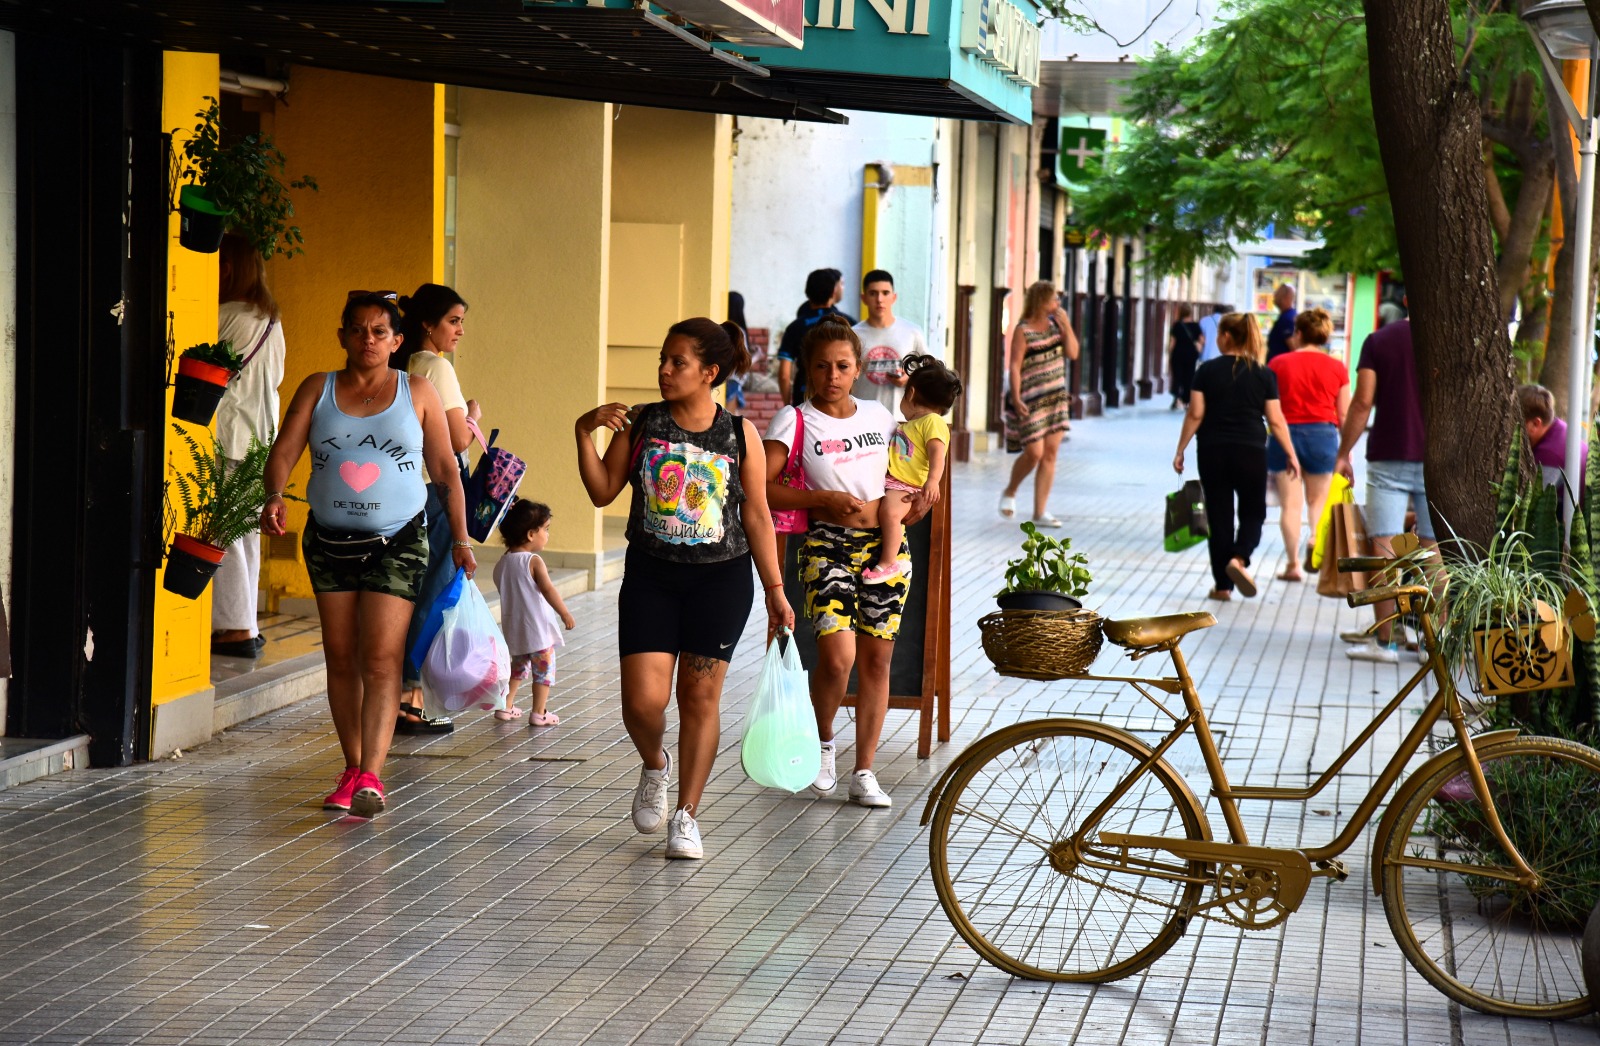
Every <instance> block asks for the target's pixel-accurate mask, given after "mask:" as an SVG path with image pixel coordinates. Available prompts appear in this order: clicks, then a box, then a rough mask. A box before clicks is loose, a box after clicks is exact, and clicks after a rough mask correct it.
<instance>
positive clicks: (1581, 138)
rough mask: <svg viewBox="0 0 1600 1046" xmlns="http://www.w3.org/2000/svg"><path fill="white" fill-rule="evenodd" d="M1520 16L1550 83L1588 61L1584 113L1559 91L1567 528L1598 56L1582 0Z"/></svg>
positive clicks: (1585, 370)
mask: <svg viewBox="0 0 1600 1046" xmlns="http://www.w3.org/2000/svg"><path fill="white" fill-rule="evenodd" d="M1522 19H1523V21H1525V22H1526V23H1527V24H1528V29H1529V30H1530V31H1531V32H1532V34H1533V44H1534V50H1536V51H1538V52H1539V60H1540V61H1541V62H1543V63H1544V67H1545V70H1546V71H1547V72H1548V73H1549V74H1550V82H1551V83H1552V84H1555V85H1557V86H1558V87H1559V86H1560V85H1561V84H1562V78H1561V69H1560V67H1559V66H1558V65H1556V62H1557V61H1558V60H1562V61H1564V60H1571V59H1587V60H1588V62H1589V78H1588V84H1587V87H1586V104H1585V105H1584V108H1583V112H1582V113H1579V112H1578V107H1577V106H1576V105H1575V104H1573V100H1572V99H1571V98H1570V97H1568V95H1567V92H1566V91H1565V90H1562V91H1560V92H1559V95H1560V98H1561V107H1562V108H1563V109H1564V110H1565V111H1566V114H1567V120H1568V121H1570V122H1571V124H1572V130H1573V133H1574V134H1576V135H1577V137H1578V198H1577V199H1576V200H1575V201H1573V202H1574V204H1575V205H1576V206H1574V208H1573V212H1574V217H1573V222H1572V226H1573V228H1572V242H1571V244H1570V245H1569V246H1568V248H1567V249H1568V250H1571V251H1573V252H1574V253H1573V255H1572V287H1571V288H1570V293H1571V295H1572V344H1571V346H1570V348H1569V350H1568V356H1567V374H1568V382H1567V453H1566V471H1567V485H1568V488H1569V491H1570V493H1569V497H1570V498H1572V500H1573V511H1572V512H1568V513H1566V525H1567V527H1568V528H1569V529H1570V528H1571V526H1572V519H1573V515H1574V513H1575V512H1576V499H1577V492H1578V491H1579V490H1581V489H1582V486H1583V473H1582V469H1583V447H1584V442H1585V437H1586V432H1587V430H1588V428H1589V376H1590V365H1589V356H1590V352H1591V350H1592V344H1591V343H1592V342H1593V340H1594V321H1593V318H1592V317H1591V316H1590V315H1589V240H1590V237H1591V235H1592V234H1593V227H1594V175H1595V146H1596V141H1597V139H1600V119H1597V118H1596V114H1595V100H1596V85H1597V79H1600V54H1597V42H1596V38H1595V31H1594V24H1593V23H1592V22H1591V21H1590V20H1589V12H1588V10H1587V9H1585V7H1584V4H1583V0H1540V2H1539V3H1536V4H1533V5H1532V6H1530V7H1528V8H1527V9H1526V10H1524V11H1523V12H1522Z"/></svg>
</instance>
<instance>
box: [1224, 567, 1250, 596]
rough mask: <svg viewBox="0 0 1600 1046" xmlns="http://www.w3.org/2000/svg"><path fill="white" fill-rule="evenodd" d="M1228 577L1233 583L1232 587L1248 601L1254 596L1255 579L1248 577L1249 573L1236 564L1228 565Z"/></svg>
mask: <svg viewBox="0 0 1600 1046" xmlns="http://www.w3.org/2000/svg"><path fill="white" fill-rule="evenodd" d="M1228 577H1229V578H1230V579H1232V581H1233V587H1234V588H1236V589H1238V590H1239V594H1240V595H1241V596H1244V597H1245V598H1246V599H1249V598H1250V597H1251V596H1254V595H1255V594H1256V579H1255V578H1253V577H1251V576H1250V571H1248V570H1246V569H1245V568H1244V567H1242V566H1240V565H1239V564H1238V563H1236V562H1231V561H1230V562H1229V563H1228Z"/></svg>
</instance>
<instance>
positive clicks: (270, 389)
mask: <svg viewBox="0 0 1600 1046" xmlns="http://www.w3.org/2000/svg"><path fill="white" fill-rule="evenodd" d="M218 258H219V261H220V267H219V271H218V280H217V291H218V295H217V297H218V299H219V301H220V304H219V305H218V306H217V340H218V341H219V342H222V341H226V342H231V343H232V344H233V351H235V352H237V353H239V354H240V355H241V356H243V357H245V365H244V369H243V370H241V371H239V373H238V374H236V375H234V378H233V381H231V382H229V383H228V391H227V392H225V393H223V396H222V402H221V403H219V404H218V405H217V446H218V447H219V448H220V451H221V454H222V457H223V459H224V461H225V462H226V464H227V466H228V467H230V468H231V467H234V466H236V465H237V464H238V463H239V462H240V461H241V460H242V459H243V458H244V456H245V452H246V451H248V450H249V449H250V440H251V439H257V440H260V441H261V442H262V443H264V444H268V445H270V444H271V443H272V437H273V433H274V432H276V431H277V428H278V386H279V385H281V384H283V357H284V352H285V348H284V343H283V324H282V323H280V322H279V316H278V305H277V303H276V302H274V301H273V300H272V292H271V291H269V290H267V268H266V265H265V264H264V263H263V262H262V260H261V253H260V252H259V251H257V250H256V249H255V247H254V246H253V245H252V244H251V243H250V241H249V240H247V239H245V238H244V237H243V236H239V235H237V234H235V233H229V234H227V235H226V236H224V237H223V238H222V250H221V251H220V252H219V254H218ZM216 578H217V580H216V588H215V592H216V594H215V595H214V596H213V597H212V600H211V652H212V653H213V654H221V655H223V656H225V657H246V658H255V657H260V656H261V648H262V647H264V646H265V645H266V642H267V641H266V639H265V638H264V637H263V636H262V635H261V633H260V631H259V630H258V628H257V625H256V593H257V592H259V591H260V588H261V535H260V534H259V533H255V532H252V533H249V534H246V535H245V536H244V537H242V538H240V539H239V540H238V541H235V542H234V543H233V544H231V545H229V546H228V554H227V555H225V556H223V557H222V565H221V566H219V567H218V568H217V575H216Z"/></svg>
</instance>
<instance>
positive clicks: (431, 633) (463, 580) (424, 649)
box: [407, 567, 467, 669]
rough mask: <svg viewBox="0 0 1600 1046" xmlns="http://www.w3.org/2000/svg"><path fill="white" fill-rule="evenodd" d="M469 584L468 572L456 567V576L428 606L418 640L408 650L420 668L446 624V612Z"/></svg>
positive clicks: (457, 601) (459, 598) (412, 661)
mask: <svg viewBox="0 0 1600 1046" xmlns="http://www.w3.org/2000/svg"><path fill="white" fill-rule="evenodd" d="M466 584H467V572H466V570H465V569H463V568H461V567H457V568H456V576H455V577H453V578H451V579H450V584H448V585H446V586H445V588H444V591H443V592H440V593H439V598H437V599H435V600H434V601H433V603H432V605H431V606H429V607H428V614H427V616H426V617H424V618H423V619H422V629H421V631H419V632H418V633H417V641H416V642H415V643H413V644H412V645H411V649H410V650H409V651H408V652H407V653H408V656H409V657H410V659H411V663H412V664H413V665H415V666H417V667H418V668H419V669H420V668H421V667H422V662H423V661H424V660H425V659H426V658H427V656H428V648H429V647H431V646H433V641H434V640H435V639H436V638H438V636H439V627H440V626H441V625H443V624H444V612H445V611H446V610H449V609H450V608H451V607H453V606H455V605H456V604H457V603H459V602H461V590H462V589H463V588H464V587H465V586H466Z"/></svg>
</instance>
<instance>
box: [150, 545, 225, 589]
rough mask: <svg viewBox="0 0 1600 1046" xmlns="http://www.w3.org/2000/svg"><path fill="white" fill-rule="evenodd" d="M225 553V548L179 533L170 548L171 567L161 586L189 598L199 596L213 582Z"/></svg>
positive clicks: (162, 579)
mask: <svg viewBox="0 0 1600 1046" xmlns="http://www.w3.org/2000/svg"><path fill="white" fill-rule="evenodd" d="M223 555H224V551H223V550H222V549H220V548H217V547H216V546H215V545H208V544H206V543H205V542H204V541H196V540H195V539H194V538H192V537H190V536H189V535H187V534H179V535H178V536H176V537H174V538H173V539H172V547H171V548H169V549H168V550H167V569H166V572H165V573H163V574H162V575H161V587H162V588H164V589H166V590H167V591H168V592H171V593H173V594H174V595H179V596H182V597H183V598H185V599H199V598H200V593H202V592H204V591H205V590H206V586H207V585H209V584H211V578H212V576H213V575H215V574H216V572H217V567H218V566H219V565H221V563H222V557H223ZM213 557H214V558H213Z"/></svg>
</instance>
